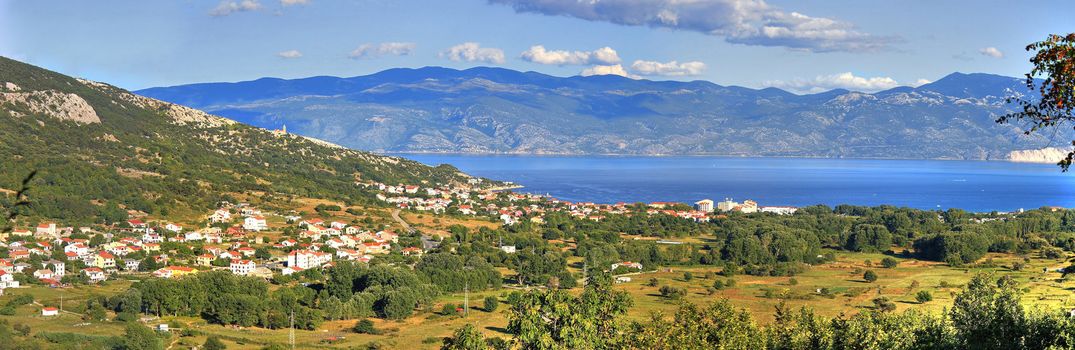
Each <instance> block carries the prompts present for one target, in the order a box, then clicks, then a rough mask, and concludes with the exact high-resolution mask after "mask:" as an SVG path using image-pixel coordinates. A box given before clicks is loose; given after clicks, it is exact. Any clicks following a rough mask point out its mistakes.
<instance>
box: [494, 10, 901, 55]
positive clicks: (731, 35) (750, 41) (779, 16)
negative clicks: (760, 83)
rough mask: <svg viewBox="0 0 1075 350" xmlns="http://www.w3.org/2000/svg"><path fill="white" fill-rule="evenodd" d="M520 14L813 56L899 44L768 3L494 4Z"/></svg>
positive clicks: (849, 26)
mask: <svg viewBox="0 0 1075 350" xmlns="http://www.w3.org/2000/svg"><path fill="white" fill-rule="evenodd" d="M489 2H490V3H494V4H503V5H507V6H511V7H512V8H513V9H514V10H515V11H516V12H522V13H539V14H544V15H550V16H567V17H575V18H580V19H584V20H588V21H600V22H610V23H615V24H620V25H627V26H649V27H655V28H668V29H676V30H687V31H695V32H701V33H705V34H709V35H714V36H719V37H723V38H724V40H725V41H728V42H730V43H737V44H744V45H757V46H777V47H786V48H789V49H795V50H804V51H812V52H832V51H845V52H863V51H876V50H881V49H885V48H888V47H889V46H890V45H891V44H892V43H893V42H895V41H897V39H896V38H894V37H880V36H875V35H871V34H868V33H863V32H860V31H858V30H857V29H855V27H854V25H852V24H850V23H847V22H843V21H838V20H835V19H830V18H824V17H812V16H808V15H805V14H801V13H798V12H786V11H784V10H781V9H779V8H776V7H773V6H770V5H769V4H767V3H765V1H764V0H711V1H697V0H632V1H596V0H586V1H583V0H540V1H533V0H489Z"/></svg>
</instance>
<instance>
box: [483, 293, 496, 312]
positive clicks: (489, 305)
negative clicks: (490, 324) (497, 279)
mask: <svg viewBox="0 0 1075 350" xmlns="http://www.w3.org/2000/svg"><path fill="white" fill-rule="evenodd" d="M499 305H500V301H499V300H496V297H494V296H487V297H485V305H483V306H484V307H483V308H482V309H483V310H485V312H493V311H496V307H497V306H499Z"/></svg>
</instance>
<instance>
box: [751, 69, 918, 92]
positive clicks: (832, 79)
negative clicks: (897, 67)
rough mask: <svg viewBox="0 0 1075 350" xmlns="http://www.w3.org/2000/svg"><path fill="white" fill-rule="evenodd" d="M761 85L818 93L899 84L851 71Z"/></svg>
mask: <svg viewBox="0 0 1075 350" xmlns="http://www.w3.org/2000/svg"><path fill="white" fill-rule="evenodd" d="M922 80H924V79H920V80H919V81H922ZM763 85H765V86H771V87H778V88H781V89H787V90H791V91H795V92H802V93H818V92H824V91H828V90H832V89H847V90H853V91H862V92H876V91H881V90H887V89H891V88H894V87H897V86H900V84H899V83H898V82H896V79H892V78H889V77H871V78H866V77H859V76H855V75H854V74H851V72H845V73H839V74H832V75H819V76H817V77H814V79H794V80H790V81H785V80H774V81H766V82H765V83H763Z"/></svg>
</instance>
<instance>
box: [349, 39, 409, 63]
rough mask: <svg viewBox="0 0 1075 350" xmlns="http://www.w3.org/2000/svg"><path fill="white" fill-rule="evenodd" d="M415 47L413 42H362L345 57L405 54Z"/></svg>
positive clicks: (356, 57) (357, 57)
mask: <svg viewBox="0 0 1075 350" xmlns="http://www.w3.org/2000/svg"><path fill="white" fill-rule="evenodd" d="M415 47H417V45H415V44H414V43H401V42H386V43H378V44H362V45H359V46H358V48H356V49H354V50H351V53H350V54H348V55H347V57H349V58H352V59H359V58H377V57H381V56H406V55H410V54H411V53H412V52H414V48H415Z"/></svg>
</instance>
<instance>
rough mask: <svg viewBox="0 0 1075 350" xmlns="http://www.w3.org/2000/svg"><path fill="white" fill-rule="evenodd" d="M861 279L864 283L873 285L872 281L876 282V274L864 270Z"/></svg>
mask: <svg viewBox="0 0 1075 350" xmlns="http://www.w3.org/2000/svg"><path fill="white" fill-rule="evenodd" d="M862 279H864V280H866V282H869V283H873V282H874V281H877V273H876V272H873V270H866V273H863V274H862Z"/></svg>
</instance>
